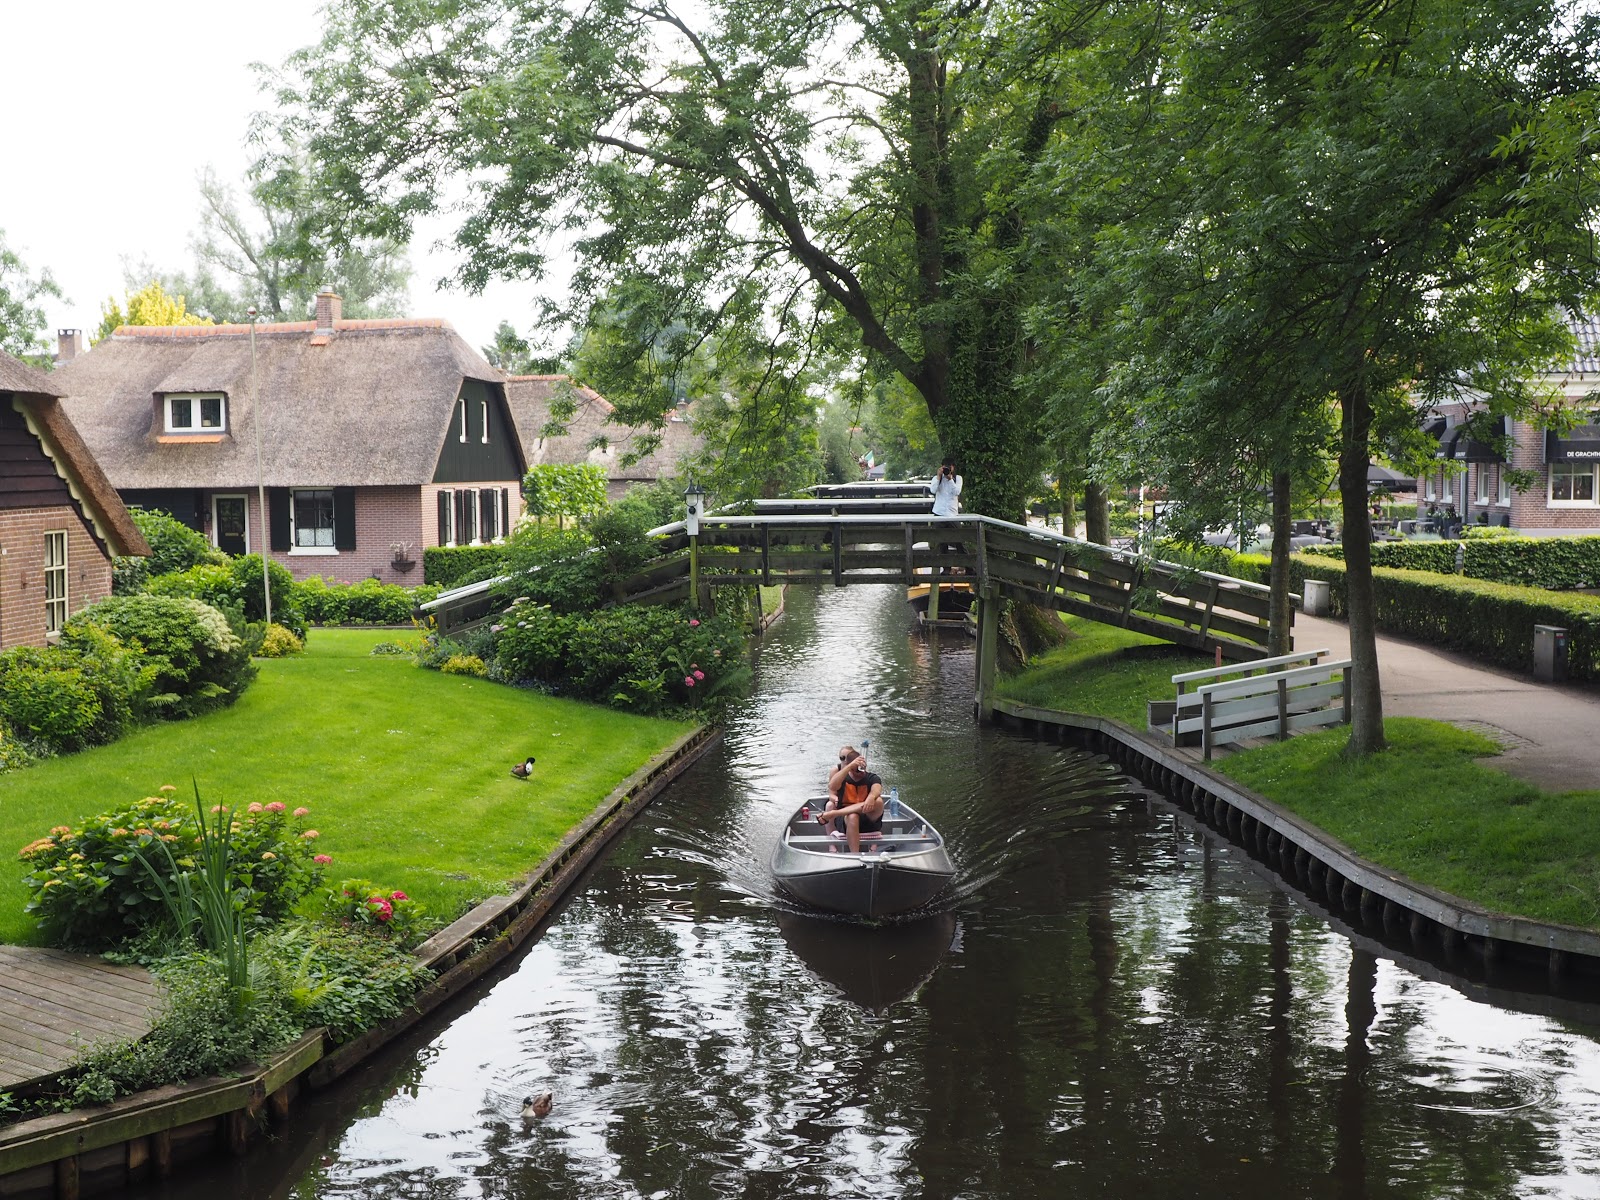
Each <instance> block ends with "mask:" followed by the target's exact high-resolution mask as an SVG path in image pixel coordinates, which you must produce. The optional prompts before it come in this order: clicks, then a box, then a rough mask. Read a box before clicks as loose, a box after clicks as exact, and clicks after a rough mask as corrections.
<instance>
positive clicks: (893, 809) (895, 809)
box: [889, 788, 900, 820]
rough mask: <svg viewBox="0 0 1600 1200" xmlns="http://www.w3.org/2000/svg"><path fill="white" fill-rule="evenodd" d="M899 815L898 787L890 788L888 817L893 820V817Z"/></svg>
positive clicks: (895, 817)
mask: <svg viewBox="0 0 1600 1200" xmlns="http://www.w3.org/2000/svg"><path fill="white" fill-rule="evenodd" d="M899 816H900V789H899V788H890V789H889V817H890V819H891V820H895V819H898V818H899Z"/></svg>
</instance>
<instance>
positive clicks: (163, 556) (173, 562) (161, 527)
mask: <svg viewBox="0 0 1600 1200" xmlns="http://www.w3.org/2000/svg"><path fill="white" fill-rule="evenodd" d="M128 515H129V516H130V517H132V518H133V523H134V524H135V525H137V526H138V527H139V532H140V533H142V534H144V540H145V541H147V542H149V543H150V556H149V557H148V558H145V557H143V556H134V555H129V556H127V557H121V558H114V559H112V560H111V573H112V592H113V593H114V594H115V595H118V596H126V595H131V594H132V593H134V592H137V591H140V590H142V589H143V587H144V585H145V584H146V582H147V581H148V580H150V579H151V578H153V577H154V576H158V575H171V574H173V573H174V572H176V571H187V570H188V569H189V568H190V567H193V566H198V565H199V564H200V563H222V562H226V561H227V555H225V554H223V553H222V551H220V550H218V549H217V548H216V547H215V546H213V545H212V544H211V543H210V542H209V541H207V540H206V536H205V534H203V533H200V532H199V531H197V530H194V529H190V528H189V527H188V526H187V525H185V524H184V523H183V522H182V521H180V520H178V519H177V518H176V517H172V516H169V515H168V514H166V513H164V512H158V511H155V510H153V509H143V508H130V509H129V510H128Z"/></svg>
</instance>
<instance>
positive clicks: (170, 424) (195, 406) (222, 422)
mask: <svg viewBox="0 0 1600 1200" xmlns="http://www.w3.org/2000/svg"><path fill="white" fill-rule="evenodd" d="M176 400H183V401H187V402H188V404H189V412H190V419H191V423H190V424H188V425H178V424H176V423H174V419H173V402H174V401H176ZM206 400H215V401H216V402H217V421H218V423H217V424H216V425H198V424H194V423H193V422H194V421H196V420H199V419H200V412H199V406H200V404H201V402H202V401H206ZM161 421H162V427H163V429H164V430H165V432H167V433H171V434H177V435H179V436H182V435H184V434H219V433H227V432H228V397H227V396H226V395H225V394H224V393H222V392H173V393H172V394H171V395H168V396H163V397H162V398H161Z"/></svg>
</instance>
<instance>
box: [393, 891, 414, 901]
mask: <svg viewBox="0 0 1600 1200" xmlns="http://www.w3.org/2000/svg"><path fill="white" fill-rule="evenodd" d="M389 899H391V900H409V899H411V897H410V896H408V895H406V894H405V893H404V892H390V893H389Z"/></svg>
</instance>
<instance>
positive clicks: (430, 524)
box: [417, 479, 523, 583]
mask: <svg viewBox="0 0 1600 1200" xmlns="http://www.w3.org/2000/svg"><path fill="white" fill-rule="evenodd" d="M464 487H469V488H505V489H506V501H507V505H508V507H509V508H510V512H511V528H512V529H515V528H516V525H517V522H518V521H519V520H521V519H522V507H523V505H522V481H521V480H520V479H501V480H498V481H490V480H484V481H483V482H481V483H430V484H426V485H424V487H423V489H422V537H421V539H420V540H418V541H417V557H418V558H419V559H420V558H421V557H422V551H423V549H424V548H426V547H428V546H437V545H440V541H439V493H440V492H452V491H456V490H458V489H460V488H464ZM418 582H419V583H420V582H421V580H418Z"/></svg>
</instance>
